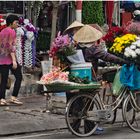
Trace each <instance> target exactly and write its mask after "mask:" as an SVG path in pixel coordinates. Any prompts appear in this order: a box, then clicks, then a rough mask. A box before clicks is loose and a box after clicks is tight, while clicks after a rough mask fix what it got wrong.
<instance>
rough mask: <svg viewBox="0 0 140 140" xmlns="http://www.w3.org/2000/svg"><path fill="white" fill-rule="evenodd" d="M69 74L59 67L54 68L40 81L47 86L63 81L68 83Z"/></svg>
mask: <svg viewBox="0 0 140 140" xmlns="http://www.w3.org/2000/svg"><path fill="white" fill-rule="evenodd" d="M68 74H69V72H62V70H61V69H60V68H59V67H53V69H52V71H51V72H49V73H47V74H44V75H43V76H42V77H41V79H40V81H41V82H43V83H45V84H50V83H52V82H54V81H61V82H65V81H68Z"/></svg>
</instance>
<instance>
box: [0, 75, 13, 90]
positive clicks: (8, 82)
mask: <svg viewBox="0 0 140 140" xmlns="http://www.w3.org/2000/svg"><path fill="white" fill-rule="evenodd" d="M11 83H12V80H11V78H10V77H9V76H8V80H7V85H6V89H10V87H11ZM0 84H1V74H0Z"/></svg>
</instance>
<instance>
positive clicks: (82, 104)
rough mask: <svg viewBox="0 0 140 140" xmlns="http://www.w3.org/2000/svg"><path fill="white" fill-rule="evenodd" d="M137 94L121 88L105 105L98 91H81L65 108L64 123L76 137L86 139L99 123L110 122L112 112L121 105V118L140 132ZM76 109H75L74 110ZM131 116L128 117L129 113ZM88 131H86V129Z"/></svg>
mask: <svg viewBox="0 0 140 140" xmlns="http://www.w3.org/2000/svg"><path fill="white" fill-rule="evenodd" d="M139 93H140V92H137V94H134V93H132V91H130V90H129V88H128V87H125V86H122V87H121V89H120V91H119V96H118V97H117V98H116V100H115V101H114V102H113V103H111V104H109V105H105V104H104V103H103V102H102V99H101V97H100V94H99V90H95V91H83V92H82V91H81V92H79V94H77V95H75V96H74V97H73V98H71V99H70V100H69V102H68V104H67V106H66V123H67V126H68V128H69V130H70V131H71V132H72V133H73V134H75V135H76V136H80V137H86V136H90V135H91V134H93V133H94V132H95V130H96V128H97V127H98V125H99V124H101V123H108V122H110V121H112V116H113V115H114V114H113V113H114V111H116V109H117V108H118V107H119V106H120V105H121V103H123V106H122V116H123V119H124V121H125V122H126V123H127V124H128V126H129V127H130V128H131V129H132V130H134V131H135V132H140V128H139V125H138V123H137V122H138V120H136V119H138V117H139V116H138V115H137V114H138V113H139V112H140V108H139V106H138V105H137V102H136V99H137V96H136V95H138V94H139ZM76 107H77V108H76ZM130 111H131V115H128V113H130ZM89 126H90V127H89ZM87 127H88V128H89V129H86V128H87Z"/></svg>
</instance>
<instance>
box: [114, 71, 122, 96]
mask: <svg viewBox="0 0 140 140" xmlns="http://www.w3.org/2000/svg"><path fill="white" fill-rule="evenodd" d="M122 87H123V84H122V83H121V82H120V71H118V72H117V73H116V75H115V78H114V81H113V84H112V90H113V95H115V96H118V95H119V94H120V92H119V91H120V90H121V88H122Z"/></svg>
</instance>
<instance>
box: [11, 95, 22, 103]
mask: <svg viewBox="0 0 140 140" xmlns="http://www.w3.org/2000/svg"><path fill="white" fill-rule="evenodd" d="M10 102H11V103H14V104H17V105H22V104H23V103H22V102H21V101H19V100H18V99H17V98H16V97H13V96H12V97H11V99H10Z"/></svg>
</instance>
